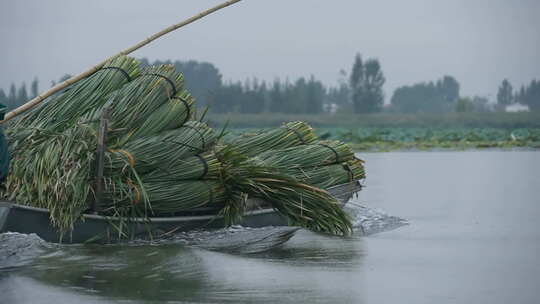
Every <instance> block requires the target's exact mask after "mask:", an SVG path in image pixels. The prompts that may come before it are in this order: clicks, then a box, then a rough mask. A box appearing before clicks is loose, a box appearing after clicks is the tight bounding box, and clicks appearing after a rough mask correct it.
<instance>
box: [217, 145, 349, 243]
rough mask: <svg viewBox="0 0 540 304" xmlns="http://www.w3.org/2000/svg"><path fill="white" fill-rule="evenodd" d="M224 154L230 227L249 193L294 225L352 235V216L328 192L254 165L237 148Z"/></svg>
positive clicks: (227, 211) (227, 212)
mask: <svg viewBox="0 0 540 304" xmlns="http://www.w3.org/2000/svg"><path fill="white" fill-rule="evenodd" d="M221 152H222V154H221V155H220V157H221V161H222V162H223V163H224V164H225V165H226V167H225V169H224V172H223V174H224V183H225V185H226V187H227V189H228V191H229V193H230V195H229V200H228V201H227V202H226V203H225V207H224V208H223V209H222V214H223V215H224V216H225V218H226V219H227V220H228V222H229V223H233V222H235V221H236V220H238V218H240V217H241V216H242V214H243V212H244V209H245V199H246V198H247V196H246V195H244V194H246V193H247V194H249V197H258V198H261V199H264V200H266V201H268V202H270V203H271V204H272V207H273V208H274V209H276V210H277V211H278V212H279V213H280V214H282V215H283V216H285V217H286V218H287V219H288V220H289V222H290V224H292V225H298V226H302V227H306V228H308V229H311V230H314V231H322V232H327V233H332V234H339V235H348V234H350V233H351V232H352V224H351V221H350V218H349V216H348V215H347V214H346V213H345V212H344V211H343V210H342V209H341V208H340V205H339V203H338V202H337V200H336V199H335V198H334V197H332V196H331V195H330V194H329V193H328V192H326V191H324V190H321V189H319V188H316V187H313V186H310V185H307V184H304V183H301V182H299V181H297V180H296V179H294V178H293V177H291V176H289V175H286V174H282V173H279V171H278V170H276V168H274V167H267V166H261V165H260V164H254V163H253V162H252V161H250V160H249V159H246V158H245V157H244V156H243V155H241V154H239V153H237V152H235V151H234V148H233V147H228V148H226V149H223V150H221Z"/></svg>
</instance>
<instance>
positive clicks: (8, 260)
mask: <svg viewBox="0 0 540 304" xmlns="http://www.w3.org/2000/svg"><path fill="white" fill-rule="evenodd" d="M346 211H347V212H348V213H349V214H350V215H351V216H352V218H353V227H354V231H355V233H356V234H360V235H363V236H369V235H372V234H375V233H380V232H384V231H389V230H393V229H397V228H399V227H401V226H404V225H407V224H408V222H407V221H406V220H404V219H402V218H399V217H395V216H391V215H388V214H386V213H385V212H384V211H382V210H375V209H371V208H368V207H365V206H360V205H350V206H348V207H346ZM298 230H300V228H299V227H272V226H269V227H263V228H249V227H242V226H232V227H229V228H224V229H219V230H212V231H204V230H200V231H190V232H180V233H175V234H172V235H169V236H167V237H166V238H162V239H160V240H153V241H149V240H135V241H130V242H127V243H123V244H118V245H113V246H126V245H127V246H148V245H150V246H169V245H182V246H187V247H194V248H201V249H205V250H212V251H219V252H226V253H233V254H251V253H260V252H265V251H268V250H270V249H273V248H276V247H279V246H281V245H283V244H284V243H285V242H287V241H288V240H289V239H290V238H292V237H293V236H294V235H295V233H296V232H297V231H298ZM67 246H74V245H58V244H52V243H47V242H45V241H43V240H42V239H41V238H39V237H38V236H37V235H35V234H21V233H13V232H7V233H2V234H0V270H2V271H9V270H10V269H11V268H18V267H22V266H27V265H30V264H32V262H33V260H34V259H35V258H36V257H39V256H43V255H47V254H48V253H50V252H54V251H55V250H56V249H58V248H63V247H67Z"/></svg>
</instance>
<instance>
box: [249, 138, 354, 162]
mask: <svg viewBox="0 0 540 304" xmlns="http://www.w3.org/2000/svg"><path fill="white" fill-rule="evenodd" d="M353 158H354V152H353V151H352V149H351V147H349V146H348V145H347V144H345V143H342V142H339V141H319V142H315V143H312V144H309V145H301V146H297V147H290V148H285V149H278V150H270V151H266V152H264V153H261V154H259V155H257V156H256V157H255V158H253V161H255V162H261V163H262V164H263V165H266V166H272V167H277V168H283V169H290V168H310V167H319V166H324V165H329V164H339V163H342V162H346V161H349V160H352V159H353Z"/></svg>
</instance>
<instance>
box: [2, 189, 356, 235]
mask: <svg viewBox="0 0 540 304" xmlns="http://www.w3.org/2000/svg"><path fill="white" fill-rule="evenodd" d="M359 190H360V186H359V185H358V183H356V182H355V183H351V184H345V185H339V186H336V187H332V188H330V189H328V191H329V192H330V193H331V194H332V195H333V196H335V197H336V198H337V199H338V200H339V201H340V202H341V203H342V204H345V203H347V201H348V200H349V199H350V198H351V197H352V195H353V194H354V193H356V192H358V191H359ZM255 205H257V204H255ZM238 224H239V225H242V226H244V227H253V228H257V227H265V226H286V225H288V223H287V220H286V219H285V218H283V217H282V216H281V215H279V214H278V213H277V212H275V211H274V210H273V209H268V208H266V209H257V210H251V211H248V212H246V213H245V214H244V217H243V219H242V221H241V222H239V223H238ZM225 226H226V225H225V222H224V219H223V217H221V216H219V215H196V216H176V217H154V218H147V219H145V218H133V219H126V218H118V217H106V216H100V215H93V214H85V215H83V217H82V219H81V220H78V221H77V222H75V224H74V226H73V229H72V230H70V231H69V232H66V233H61V232H60V231H59V230H58V229H56V228H55V227H54V226H53V225H52V224H51V222H50V214H49V211H48V210H46V209H42V208H35V207H29V206H22V205H18V204H14V203H10V202H0V232H18V233H26V234H29V233H35V234H37V235H38V236H39V237H40V238H42V239H44V240H45V241H47V242H54V243H60V242H61V243H88V242H98V243H110V242H116V241H118V240H119V239H132V238H148V237H156V238H159V237H164V236H166V235H169V234H172V233H175V232H185V231H190V230H196V229H219V228H223V227H225ZM119 227H122V229H118V228H119ZM119 231H122V232H123V234H120V233H119Z"/></svg>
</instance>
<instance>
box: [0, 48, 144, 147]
mask: <svg viewBox="0 0 540 304" xmlns="http://www.w3.org/2000/svg"><path fill="white" fill-rule="evenodd" d="M139 73H140V72H139V62H138V61H137V60H136V59H134V58H131V57H126V56H120V57H118V58H115V59H114V60H112V61H110V62H108V63H106V64H105V65H104V67H103V68H101V69H100V70H99V71H98V72H96V73H95V74H93V75H91V76H89V77H87V78H84V79H83V80H81V81H79V82H77V83H75V84H73V85H72V86H70V87H69V88H68V89H66V90H65V91H64V92H62V93H59V94H57V95H54V96H52V97H51V98H49V99H48V100H47V101H46V102H44V103H42V104H40V105H39V106H37V107H35V108H34V109H33V110H31V111H29V112H27V113H26V114H24V115H22V116H20V117H19V118H17V119H15V120H13V121H12V122H11V123H10V125H9V128H8V130H7V132H8V134H9V138H10V142H11V149H12V151H13V152H14V153H17V150H24V149H28V148H30V147H28V146H26V145H31V144H32V143H33V141H34V140H39V136H40V133H39V132H40V131H43V130H48V131H54V132H62V131H63V130H65V129H67V128H70V127H73V126H74V125H75V123H76V122H77V120H79V119H80V118H81V117H82V116H84V115H86V114H87V113H88V112H90V111H92V110H94V109H95V108H97V107H100V106H101V105H102V104H103V103H105V101H106V99H107V97H108V95H109V94H110V93H112V92H113V91H115V90H117V89H119V88H121V87H122V86H123V85H125V84H126V83H128V82H129V81H130V80H131V79H133V78H135V77H137V76H138V75H139ZM36 132H37V134H36ZM32 135H37V136H34V137H32V138H28V137H29V136H32Z"/></svg>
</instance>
